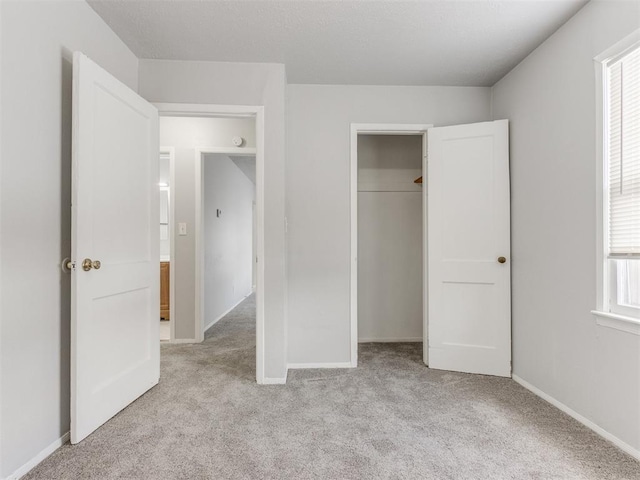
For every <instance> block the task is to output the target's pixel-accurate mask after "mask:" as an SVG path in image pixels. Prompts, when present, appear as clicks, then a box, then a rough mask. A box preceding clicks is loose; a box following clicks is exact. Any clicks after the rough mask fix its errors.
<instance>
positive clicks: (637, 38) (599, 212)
mask: <svg viewBox="0 0 640 480" xmlns="http://www.w3.org/2000/svg"><path fill="white" fill-rule="evenodd" d="M636 48H640V29H638V30H636V31H635V32H633V33H632V34H630V35H628V36H627V37H625V38H624V39H622V40H621V41H620V42H618V43H616V44H615V45H614V46H612V47H611V48H608V49H607V50H605V51H604V52H602V53H601V54H600V55H598V56H597V57H595V58H594V62H595V71H596V165H597V170H596V235H597V236H596V280H597V290H596V291H597V297H596V308H595V310H592V311H591V313H593V314H594V315H595V317H596V323H597V324H598V325H601V326H604V327H610V328H614V329H616V330H621V331H624V332H628V333H632V334H635V335H640V317H636V316H635V315H633V310H635V309H633V310H632V309H625V310H623V308H624V307H621V309H620V310H619V312H625V313H626V314H623V313H614V312H611V307H610V304H609V298H610V293H611V290H612V285H613V284H614V281H615V279H613V274H614V273H615V271H613V272H612V270H613V269H611V268H610V260H609V258H608V254H607V252H608V251H609V245H608V241H609V233H608V229H609V191H608V185H607V182H608V177H609V170H608V167H609V165H608V162H607V158H608V136H609V128H608V85H607V68H608V67H609V66H610V65H611V64H612V63H614V62H615V61H617V60H619V59H620V58H621V57H623V56H624V55H626V54H628V53H630V52H631V51H633V50H635V49H636ZM621 259H623V258H621Z"/></svg>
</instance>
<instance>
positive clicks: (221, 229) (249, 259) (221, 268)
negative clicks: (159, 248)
mask: <svg viewBox="0 0 640 480" xmlns="http://www.w3.org/2000/svg"><path fill="white" fill-rule="evenodd" d="M204 157H205V158H204V162H203V170H204V172H203V183H204V192H203V193H204V263H205V267H204V311H205V318H204V324H205V326H210V325H212V324H213V323H214V322H216V321H218V320H219V319H220V317H221V315H223V314H224V313H225V312H226V311H227V310H229V309H230V308H232V307H234V306H235V305H236V304H237V303H238V302H240V301H241V300H242V299H243V298H244V297H246V296H247V295H249V294H250V293H251V290H252V288H253V283H252V271H253V263H254V262H253V202H254V200H255V185H254V184H253V183H252V182H251V180H249V178H247V176H246V175H245V174H244V173H242V171H241V170H240V168H238V166H237V165H236V164H235V163H234V162H233V160H231V159H230V158H229V157H228V156H226V155H223V154H211V155H205V156H204ZM218 210H220V211H221V213H220V216H218V215H217V211H218Z"/></svg>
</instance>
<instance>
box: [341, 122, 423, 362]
mask: <svg viewBox="0 0 640 480" xmlns="http://www.w3.org/2000/svg"><path fill="white" fill-rule="evenodd" d="M428 128H430V125H362V124H361V125H355V124H352V126H351V259H352V263H351V365H352V366H353V367H355V366H357V358H358V344H359V343H370V342H376V343H377V342H385V343H387V342H423V345H427V341H426V337H427V302H426V300H427V296H426V284H427V282H426V273H427V269H426V261H427V255H426V253H427V250H426V238H427V230H426V228H427V222H426V213H427V192H426V131H427V129H428ZM423 179H425V181H424V183H422V182H423ZM418 348H419V347H418ZM427 350H428V349H427V348H425V347H423V360H424V362H425V363H427V361H426V360H427V357H426V353H427Z"/></svg>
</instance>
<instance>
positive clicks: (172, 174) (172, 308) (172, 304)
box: [160, 146, 176, 343]
mask: <svg viewBox="0 0 640 480" xmlns="http://www.w3.org/2000/svg"><path fill="white" fill-rule="evenodd" d="M160 153H167V154H169V343H174V341H175V338H176V323H175V317H176V291H175V275H176V270H175V268H173V266H171V265H172V262H173V261H174V259H175V258H176V250H175V248H176V238H175V232H176V230H175V228H174V225H175V223H174V222H175V218H176V206H175V202H174V201H173V200H172V195H171V190H172V189H173V186H174V184H175V181H176V149H175V148H174V147H163V146H161V147H160Z"/></svg>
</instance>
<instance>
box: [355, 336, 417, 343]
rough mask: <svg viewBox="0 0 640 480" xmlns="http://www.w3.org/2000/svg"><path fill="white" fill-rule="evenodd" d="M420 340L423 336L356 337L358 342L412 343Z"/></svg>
mask: <svg viewBox="0 0 640 480" xmlns="http://www.w3.org/2000/svg"><path fill="white" fill-rule="evenodd" d="M422 341H424V337H397V338H358V343H414V342H422Z"/></svg>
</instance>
